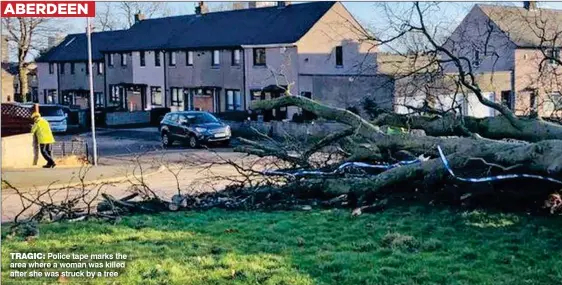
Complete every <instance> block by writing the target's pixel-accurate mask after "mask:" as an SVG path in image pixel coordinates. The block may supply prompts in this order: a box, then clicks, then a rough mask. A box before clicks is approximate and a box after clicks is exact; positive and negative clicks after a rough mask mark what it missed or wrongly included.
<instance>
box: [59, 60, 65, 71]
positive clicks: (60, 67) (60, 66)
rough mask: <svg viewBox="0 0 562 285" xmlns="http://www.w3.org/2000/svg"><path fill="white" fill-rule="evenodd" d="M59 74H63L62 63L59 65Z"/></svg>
mask: <svg viewBox="0 0 562 285" xmlns="http://www.w3.org/2000/svg"><path fill="white" fill-rule="evenodd" d="M59 69H60V74H64V62H63V63H59Z"/></svg>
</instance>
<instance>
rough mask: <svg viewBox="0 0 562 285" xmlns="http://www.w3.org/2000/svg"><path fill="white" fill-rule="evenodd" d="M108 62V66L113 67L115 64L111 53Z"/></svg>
mask: <svg viewBox="0 0 562 285" xmlns="http://www.w3.org/2000/svg"><path fill="white" fill-rule="evenodd" d="M108 61H109V62H108V64H109V66H113V65H115V62H114V61H113V54H112V53H110V54H109V60H108Z"/></svg>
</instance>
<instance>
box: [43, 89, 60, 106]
mask: <svg viewBox="0 0 562 285" xmlns="http://www.w3.org/2000/svg"><path fill="white" fill-rule="evenodd" d="M56 94H57V90H56V89H45V90H43V95H44V96H45V104H53V103H55V98H56Z"/></svg>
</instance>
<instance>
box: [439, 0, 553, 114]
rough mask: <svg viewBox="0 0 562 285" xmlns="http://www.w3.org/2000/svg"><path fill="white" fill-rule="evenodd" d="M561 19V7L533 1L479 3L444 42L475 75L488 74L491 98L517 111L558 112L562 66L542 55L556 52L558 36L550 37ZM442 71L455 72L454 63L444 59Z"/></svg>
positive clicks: (480, 76)
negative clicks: (519, 4) (515, 4)
mask: <svg viewBox="0 0 562 285" xmlns="http://www.w3.org/2000/svg"><path fill="white" fill-rule="evenodd" d="M560 22H562V10H553V9H540V8H538V7H537V6H536V4H535V3H534V2H524V4H523V7H522V8H521V7H511V6H496V5H482V4H478V5H475V6H474V7H473V8H472V10H471V11H470V12H469V13H468V15H467V16H466V17H465V18H464V19H463V21H462V22H461V23H460V25H459V26H458V27H457V28H456V29H455V31H454V32H453V33H452V34H451V36H450V37H449V38H448V40H447V42H446V44H445V47H446V48H447V49H449V50H451V51H452V52H453V53H454V54H455V55H457V56H464V57H466V58H467V59H468V60H469V61H470V63H468V62H465V64H464V66H463V68H465V70H468V68H469V66H468V64H470V65H471V66H470V67H471V68H472V70H473V72H474V74H475V75H476V76H478V77H479V78H487V82H485V84H489V85H492V86H493V87H492V88H490V89H489V90H488V91H490V92H489V93H488V94H487V95H486V96H489V99H492V100H494V101H496V102H502V103H504V104H506V105H508V106H509V107H510V108H511V109H512V110H514V111H515V113H516V114H517V115H528V114H530V113H531V112H536V113H538V114H539V115H540V116H542V117H553V116H559V115H562V112H561V110H562V96H561V93H560V92H561V89H560V87H559V86H560V85H559V84H560V83H562V75H561V73H560V72H561V71H562V68H561V67H560V66H559V65H558V64H557V63H556V62H555V61H553V60H547V59H546V58H545V55H552V56H555V57H558V58H560V47H561V46H562V41H561V40H560V39H557V38H556V37H554V35H555V34H557V33H560V32H561V30H558V29H560V28H559V27H558V26H559V23H560ZM443 58H444V59H447V57H446V56H444V57H443ZM445 71H446V72H449V73H457V72H458V70H457V69H456V67H454V66H453V65H452V64H450V65H445ZM495 75H499V76H495ZM474 104H476V105H477V106H476V108H479V109H482V108H486V107H485V106H483V105H481V104H480V103H479V102H478V103H476V102H475V103H474ZM494 114H495V113H494Z"/></svg>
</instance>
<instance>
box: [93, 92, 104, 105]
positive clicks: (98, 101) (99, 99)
mask: <svg viewBox="0 0 562 285" xmlns="http://www.w3.org/2000/svg"><path fill="white" fill-rule="evenodd" d="M94 103H95V106H96V108H101V107H103V93H102V92H94Z"/></svg>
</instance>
